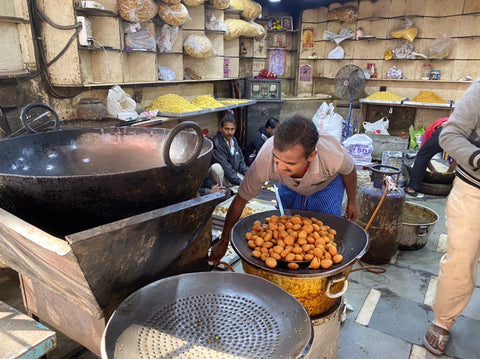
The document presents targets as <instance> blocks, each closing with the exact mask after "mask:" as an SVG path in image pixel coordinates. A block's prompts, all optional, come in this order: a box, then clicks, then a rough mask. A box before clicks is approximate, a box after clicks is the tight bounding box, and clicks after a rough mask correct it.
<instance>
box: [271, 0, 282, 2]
mask: <svg viewBox="0 0 480 359" xmlns="http://www.w3.org/2000/svg"><path fill="white" fill-rule="evenodd" d="M268 1H269V2H280V1H281V0H268Z"/></svg>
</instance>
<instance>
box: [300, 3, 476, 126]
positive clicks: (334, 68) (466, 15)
mask: <svg viewBox="0 0 480 359" xmlns="http://www.w3.org/2000/svg"><path fill="white" fill-rule="evenodd" d="M342 6H354V7H356V8H357V9H358V18H357V20H356V21H353V22H348V23H347V22H342V21H339V20H327V15H328V14H329V12H332V11H333V10H335V9H337V8H340V7H342ZM405 17H409V18H410V19H412V20H413V22H414V26H415V27H417V28H418V29H419V32H418V35H417V37H416V38H415V40H414V41H413V43H412V44H413V46H414V51H416V52H419V53H423V54H425V55H427V56H428V55H429V52H430V50H429V46H430V44H431V43H432V42H433V41H434V40H435V39H436V38H438V37H440V36H442V35H443V34H447V35H448V36H450V37H451V44H452V46H451V51H450V53H449V55H448V57H447V58H445V59H442V60H425V59H422V58H421V57H417V59H415V60H389V61H387V60H385V58H384V53H385V51H386V50H387V49H392V50H393V49H395V48H397V47H399V46H401V45H403V43H405V42H406V40H404V39H394V38H393V37H392V36H391V32H392V31H394V30H396V29H397V28H398V27H399V26H400V25H401V24H402V23H403V22H404V21H405ZM479 20H480V2H478V1H475V0H460V1H456V2H452V1H449V0H425V1H415V0H378V1H351V2H347V3H342V4H340V3H334V4H331V5H330V6H328V7H318V8H315V9H307V10H304V11H303V12H302V14H301V24H300V31H303V30H304V29H308V28H313V29H314V30H315V44H314V49H312V50H304V49H301V50H300V51H299V56H300V59H299V60H300V65H302V64H309V65H310V66H312V69H313V79H312V81H311V82H310V83H299V86H298V87H299V88H298V93H300V94H302V93H307V94H308V93H311V94H312V95H314V96H315V95H318V94H329V95H332V96H333V97H336V94H335V92H334V90H333V83H334V80H333V79H334V77H335V75H336V73H337V72H338V70H340V68H342V67H343V66H344V65H346V64H355V65H357V66H359V67H360V68H362V69H364V70H365V71H366V69H367V64H368V63H375V65H376V67H377V72H378V78H377V79H369V80H367V81H366V85H365V95H369V94H372V93H374V92H377V91H380V88H381V87H383V88H385V89H386V90H387V91H389V92H392V93H395V94H397V95H400V96H402V97H407V98H413V97H414V96H416V95H417V94H418V93H419V92H420V91H421V90H430V91H434V92H435V93H436V94H438V95H439V96H441V97H442V98H444V99H445V100H453V101H455V100H458V99H460V97H461V96H462V94H463V92H464V91H465V90H466V89H467V87H468V86H469V84H470V82H462V81H459V80H460V79H462V78H464V77H466V76H471V78H472V79H473V80H474V79H476V78H479V77H480V52H478V51H477V49H478V48H479V47H480V27H479V26H478V23H479ZM359 27H362V28H363V29H364V32H365V34H366V35H372V36H375V39H372V40H360V41H356V40H345V41H343V42H341V44H340V45H341V46H342V47H343V48H344V50H345V58H344V59H343V60H330V59H328V54H329V52H330V51H332V50H333V49H334V48H335V47H336V46H337V44H336V43H335V42H334V41H325V40H324V39H323V33H324V30H328V31H331V32H333V33H336V34H338V33H339V32H340V30H341V29H342V28H349V29H351V30H353V31H354V32H355V31H356V30H357V28H359ZM313 55H316V56H317V57H318V59H317V60H312V59H309V57H311V56H313ZM425 63H429V64H431V67H432V69H439V70H440V71H441V80H440V81H430V80H427V81H425V80H421V79H420V78H421V70H422V67H423V65H424V64H425ZM393 66H395V67H396V68H397V69H399V68H400V69H402V70H403V74H404V77H405V79H401V80H390V79H387V72H388V70H389V69H391V68H392V67H393ZM396 110H398V109H394V111H396ZM449 113H450V111H448V110H447V111H445V110H440V111H436V110H423V109H421V110H417V111H416V115H415V119H414V122H415V126H420V125H423V124H429V123H431V122H432V121H433V120H435V119H436V118H438V117H443V116H445V115H446V116H448V115H449ZM360 116H361V114H360ZM362 120H375V119H363V118H362Z"/></svg>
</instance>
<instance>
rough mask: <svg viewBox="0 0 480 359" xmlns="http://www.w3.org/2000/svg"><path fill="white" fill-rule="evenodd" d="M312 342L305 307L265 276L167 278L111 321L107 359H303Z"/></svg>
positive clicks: (143, 292) (106, 339)
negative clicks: (264, 277)
mask: <svg viewBox="0 0 480 359" xmlns="http://www.w3.org/2000/svg"><path fill="white" fill-rule="evenodd" d="M312 340H313V327H312V324H311V321H310V318H309V316H308V313H307V311H306V310H305V308H304V307H303V306H302V305H301V304H300V303H299V302H298V301H297V300H296V299H295V298H294V297H293V296H292V295H290V294H289V293H288V292H286V291H285V290H283V289H282V288H280V287H279V286H277V285H275V284H273V283H271V282H269V281H267V280H265V279H263V278H260V277H258V276H253V275H249V274H243V273H220V272H202V273H188V274H182V275H177V276H173V277H168V278H165V279H162V280H159V281H157V282H154V283H151V284H149V285H147V286H146V287H143V288H142V289H140V290H138V291H136V292H135V293H133V294H132V295H130V296H129V297H128V298H127V299H126V300H125V301H124V302H122V304H120V306H119V307H118V309H117V310H116V311H115V312H114V313H113V315H112V317H111V318H110V320H109V322H108V324H107V326H106V328H105V331H104V334H103V337H102V344H101V351H102V358H103V359H106V358H115V359H135V358H142V359H149V358H152V359H153V358H199V359H200V358H201V359H204V358H212V357H215V358H281V357H284V358H302V357H304V355H305V354H306V353H307V352H308V350H309V348H310V346H311V342H312Z"/></svg>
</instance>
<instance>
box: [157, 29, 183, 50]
mask: <svg viewBox="0 0 480 359" xmlns="http://www.w3.org/2000/svg"><path fill="white" fill-rule="evenodd" d="M177 36H178V26H171V25H168V24H164V25H163V26H162V30H161V33H160V36H159V37H158V38H157V47H158V52H169V51H172V49H173V44H174V43H175V41H176V40H177Z"/></svg>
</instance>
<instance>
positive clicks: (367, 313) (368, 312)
mask: <svg viewBox="0 0 480 359" xmlns="http://www.w3.org/2000/svg"><path fill="white" fill-rule="evenodd" d="M381 295H382V292H381V291H379V290H377V289H372V290H370V293H368V296H367V299H365V303H363V305H362V309H360V312H359V313H358V316H357V319H356V320H355V321H356V322H357V323H358V324H362V325H368V322H369V321H370V318H371V317H372V315H373V312H374V311H375V308H376V306H377V303H378V301H379V299H380V296H381Z"/></svg>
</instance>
